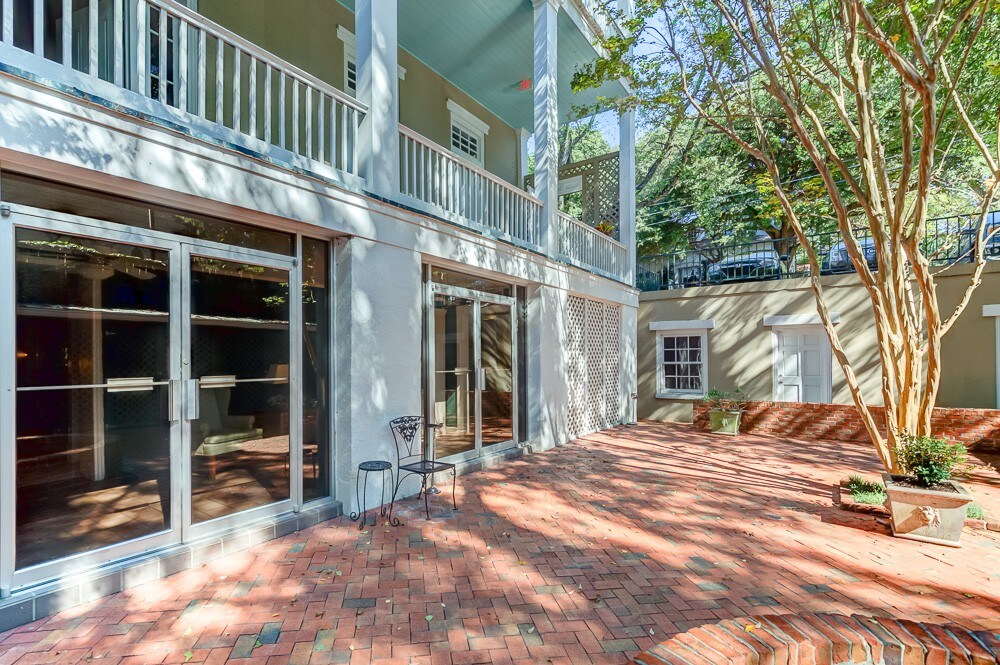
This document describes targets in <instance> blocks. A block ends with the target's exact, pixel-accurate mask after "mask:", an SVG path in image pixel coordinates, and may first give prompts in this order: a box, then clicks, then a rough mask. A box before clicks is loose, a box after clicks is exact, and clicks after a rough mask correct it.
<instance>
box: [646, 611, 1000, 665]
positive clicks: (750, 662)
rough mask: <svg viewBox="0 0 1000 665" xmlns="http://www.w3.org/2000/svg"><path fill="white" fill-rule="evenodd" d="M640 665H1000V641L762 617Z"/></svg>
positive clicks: (883, 625) (660, 649)
mask: <svg viewBox="0 0 1000 665" xmlns="http://www.w3.org/2000/svg"><path fill="white" fill-rule="evenodd" d="M632 662H633V663H636V664H637V665H663V664H664V663H667V664H669V665H708V664H711V665H725V664H730V665H758V664H759V665H765V664H766V665H847V664H848V663H853V664H854V665H930V664H931V663H941V664H945V663H967V664H969V665H996V664H997V663H1000V634H998V633H995V632H991V631H975V632H973V631H968V630H965V629H964V628H960V627H958V626H953V625H937V624H924V623H916V622H913V621H907V620H905V619H902V620H895V619H888V618H884V617H874V618H873V617H866V616H860V615H857V614H854V615H851V616H844V615H842V614H805V615H765V616H760V617H753V618H748V619H739V620H726V621H721V622H719V623H716V624H708V625H704V626H699V627H698V628H694V629H692V630H689V631H688V632H686V633H681V634H680V635H676V636H674V637H672V638H671V639H669V640H667V641H666V642H663V643H661V644H658V645H657V646H655V647H653V648H652V649H651V650H649V651H647V652H646V653H644V654H642V655H640V656H638V657H637V658H636V659H635V660H634V661H632Z"/></svg>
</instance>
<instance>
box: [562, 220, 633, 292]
mask: <svg viewBox="0 0 1000 665" xmlns="http://www.w3.org/2000/svg"><path fill="white" fill-rule="evenodd" d="M558 221H559V253H560V254H562V255H563V256H564V257H565V258H568V259H570V260H571V261H572V262H573V263H577V264H579V265H582V266H585V267H589V268H595V269H597V270H600V271H602V272H604V273H607V274H609V275H612V276H615V277H618V278H621V279H624V278H625V275H626V273H627V271H626V261H627V260H628V249H627V248H626V247H625V245H623V244H621V243H620V242H618V241H617V240H615V239H614V238H611V237H610V236H607V235H605V234H604V233H601V232H600V231H598V230H597V229H595V228H593V227H591V226H588V225H587V224H584V223H583V222H581V221H579V220H577V219H574V218H572V217H570V216H569V215H567V214H565V213H562V212H560V213H559V215H558Z"/></svg>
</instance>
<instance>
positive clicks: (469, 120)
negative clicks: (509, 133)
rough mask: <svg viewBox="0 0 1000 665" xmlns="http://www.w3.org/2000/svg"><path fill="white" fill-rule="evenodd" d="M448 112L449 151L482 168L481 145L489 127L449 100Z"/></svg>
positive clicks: (488, 131) (484, 140)
mask: <svg viewBox="0 0 1000 665" xmlns="http://www.w3.org/2000/svg"><path fill="white" fill-rule="evenodd" d="M448 110H449V111H451V137H450V139H449V140H450V141H451V151H452V152H454V153H455V154H458V155H461V156H463V157H465V158H466V159H468V160H469V161H471V162H473V163H474V164H477V165H479V166H483V164H484V159H483V144H484V143H485V142H486V135H487V134H489V133H490V126H489V125H487V124H486V123H485V122H483V121H482V120H480V119H479V118H477V117H476V116H474V115H472V114H471V113H469V112H468V111H467V110H465V109H464V108H462V107H461V106H459V105H458V104H457V103H455V102H454V101H452V100H450V99H449V100H448Z"/></svg>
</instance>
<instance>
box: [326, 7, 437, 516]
mask: <svg viewBox="0 0 1000 665" xmlns="http://www.w3.org/2000/svg"><path fill="white" fill-rule="evenodd" d="M378 1H379V2H381V1H382V0H378ZM334 270H335V272H334V276H335V280H334V289H335V301H334V302H335V306H336V314H335V316H334V321H335V324H334V326H335V335H336V337H335V341H334V351H335V358H336V377H335V383H334V390H335V395H336V399H335V405H336V419H337V420H336V439H335V448H334V456H335V457H334V459H335V464H336V478H335V489H336V498H337V499H338V500H339V501H341V502H342V503H343V505H344V512H346V513H350V512H352V511H356V510H357V509H358V505H357V499H356V494H357V492H356V487H355V482H356V480H355V479H356V477H357V472H358V464H360V463H361V462H364V461H365V460H388V461H390V462H392V463H393V464H395V462H396V449H395V444H394V443H393V439H392V434H391V432H390V430H389V421H390V420H392V419H393V418H397V417H399V416H409V415H419V414H420V413H421V410H422V409H421V404H420V383H421V382H420V376H421V367H420V358H421V355H420V350H421V345H422V343H423V341H422V339H423V338H422V335H421V330H420V323H419V322H420V320H421V318H422V316H423V284H422V282H421V270H422V268H421V255H420V252H418V251H415V250H412V249H403V248H400V247H395V246H392V245H387V244H383V243H378V242H374V241H371V240H366V239H364V238H352V239H350V240H339V241H338V242H337V247H336V252H335V261H334ZM442 479H443V476H442ZM385 480H386V482H388V481H389V475H388V474H386V476H385ZM418 485H419V481H416V480H410V481H408V482H405V483H404V485H403V487H402V489H401V490H400V496H408V495H410V494H414V493H416V492H417V489H418ZM382 489H383V488H382V476H381V474H379V473H373V474H371V476H370V477H369V479H368V505H369V506H371V505H377V504H378V503H379V500H378V499H379V498H380V497H381V496H382V494H381V492H382ZM386 496H387V497H388V496H391V488H387V492H386ZM449 498H450V497H449ZM386 500H388V498H387V499H386Z"/></svg>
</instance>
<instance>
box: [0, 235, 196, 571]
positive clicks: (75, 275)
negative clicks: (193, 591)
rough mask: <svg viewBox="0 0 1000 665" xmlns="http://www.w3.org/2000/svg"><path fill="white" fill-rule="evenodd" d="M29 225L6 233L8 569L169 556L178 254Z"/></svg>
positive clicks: (129, 238) (174, 475)
mask: <svg viewBox="0 0 1000 665" xmlns="http://www.w3.org/2000/svg"><path fill="white" fill-rule="evenodd" d="M32 221H33V222H35V225H34V226H33V227H28V226H23V227H17V228H8V229H6V230H5V233H7V234H9V235H8V239H9V241H12V244H13V253H14V258H15V280H14V282H15V283H14V299H15V303H14V304H15V309H14V327H15V329H16V333H15V348H16V351H15V354H14V355H15V363H16V369H15V386H16V392H15V403H16V410H15V418H14V451H13V453H14V455H13V459H11V457H10V456H9V455H8V454H4V457H3V462H4V464H7V463H9V462H12V464H11V470H12V472H13V484H14V494H15V496H14V502H13V504H14V505H15V506H16V511H15V517H14V525H13V527H14V543H13V549H14V562H13V563H14V567H15V568H16V569H17V570H31V569H32V568H34V567H37V566H40V565H43V564H47V563H49V562H51V561H54V560H56V559H63V558H65V557H78V558H81V557H82V558H83V560H85V561H86V560H87V558H88V555H90V554H92V553H95V552H99V551H102V550H114V551H116V552H117V553H119V554H120V555H124V554H128V553H130V552H132V551H137V550H141V549H144V548H146V547H149V546H153V545H162V544H167V543H169V542H171V541H172V540H175V539H176V528H177V525H178V522H179V515H180V513H179V512H178V510H177V508H178V506H179V502H180V495H179V491H178V486H177V480H178V478H179V475H178V471H179V465H178V464H177V461H178V460H177V459H176V458H175V456H174V455H172V451H173V450H176V449H177V447H178V446H179V444H180V430H179V428H178V426H177V425H178V421H177V419H176V418H175V416H174V415H173V411H172V408H171V407H172V405H173V403H174V394H173V391H174V390H175V388H176V387H177V379H178V378H179V366H180V352H179V346H178V345H177V344H176V343H175V342H176V334H175V333H176V327H177V324H178V319H179V297H178V296H179V294H177V293H176V291H175V290H174V289H172V284H174V283H175V280H176V277H177V275H176V266H177V255H178V251H177V246H176V245H172V244H170V243H164V242H159V241H157V240H156V239H154V238H150V237H145V236H141V235H138V234H132V233H120V232H117V233H115V232H106V233H100V232H99V231H98V230H97V229H94V230H93V233H92V234H91V235H80V233H81V232H82V231H81V229H80V227H79V226H77V225H72V224H67V223H65V222H61V221H58V220H42V219H37V220H32ZM11 235H12V237H11ZM5 453H6V451H5ZM6 471H7V470H6V469H5V472H6ZM5 479H6V477H5ZM9 496H10V495H9V493H5V494H4V498H5V499H8V498H9ZM5 531H6V529H5Z"/></svg>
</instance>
